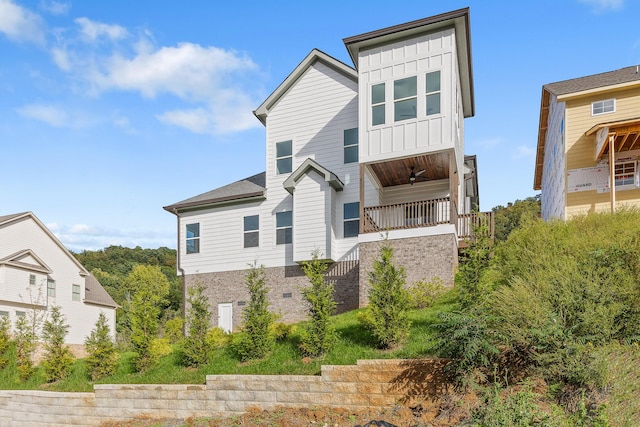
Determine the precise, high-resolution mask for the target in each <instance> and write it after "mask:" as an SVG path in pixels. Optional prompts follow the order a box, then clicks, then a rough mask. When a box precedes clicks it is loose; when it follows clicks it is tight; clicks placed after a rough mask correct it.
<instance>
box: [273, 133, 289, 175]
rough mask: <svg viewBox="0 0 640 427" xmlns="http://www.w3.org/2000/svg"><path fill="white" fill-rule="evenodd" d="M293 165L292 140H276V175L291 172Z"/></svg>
mask: <svg viewBox="0 0 640 427" xmlns="http://www.w3.org/2000/svg"><path fill="white" fill-rule="evenodd" d="M292 166H293V142H292V141H282V142H276V175H281V174H283V173H291V171H292Z"/></svg>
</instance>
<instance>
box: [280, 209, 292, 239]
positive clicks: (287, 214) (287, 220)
mask: <svg viewBox="0 0 640 427" xmlns="http://www.w3.org/2000/svg"><path fill="white" fill-rule="evenodd" d="M292 242H293V212H291V211H284V212H276V245H284V244H286V243H292Z"/></svg>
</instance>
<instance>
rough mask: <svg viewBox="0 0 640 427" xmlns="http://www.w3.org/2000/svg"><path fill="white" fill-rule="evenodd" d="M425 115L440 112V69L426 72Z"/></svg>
mask: <svg viewBox="0 0 640 427" xmlns="http://www.w3.org/2000/svg"><path fill="white" fill-rule="evenodd" d="M426 92H427V116H431V115H433V114H440V70H438V71H433V72H431V73H427V76H426Z"/></svg>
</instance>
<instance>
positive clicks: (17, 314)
mask: <svg viewBox="0 0 640 427" xmlns="http://www.w3.org/2000/svg"><path fill="white" fill-rule="evenodd" d="M26 315H27V313H25V312H24V311H18V310H16V317H24V316H26Z"/></svg>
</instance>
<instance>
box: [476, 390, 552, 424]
mask: <svg viewBox="0 0 640 427" xmlns="http://www.w3.org/2000/svg"><path fill="white" fill-rule="evenodd" d="M539 398H540V396H539V395H537V394H536V393H534V392H533V391H532V390H531V386H529V385H524V386H523V387H522V389H520V390H516V391H513V392H511V393H501V390H500V388H499V387H497V386H496V387H495V388H494V389H493V390H492V391H491V395H490V397H489V399H488V401H487V404H486V405H484V406H483V407H481V408H480V409H479V411H478V412H477V413H476V416H475V418H476V420H477V421H479V422H480V425H482V426H483V427H530V426H539V427H555V426H557V427H560V426H561V425H562V421H561V419H560V418H559V417H557V416H555V415H554V414H549V413H546V412H544V411H543V410H542V409H541V407H540V406H539V405H538V401H537V400H538V399H539Z"/></svg>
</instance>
